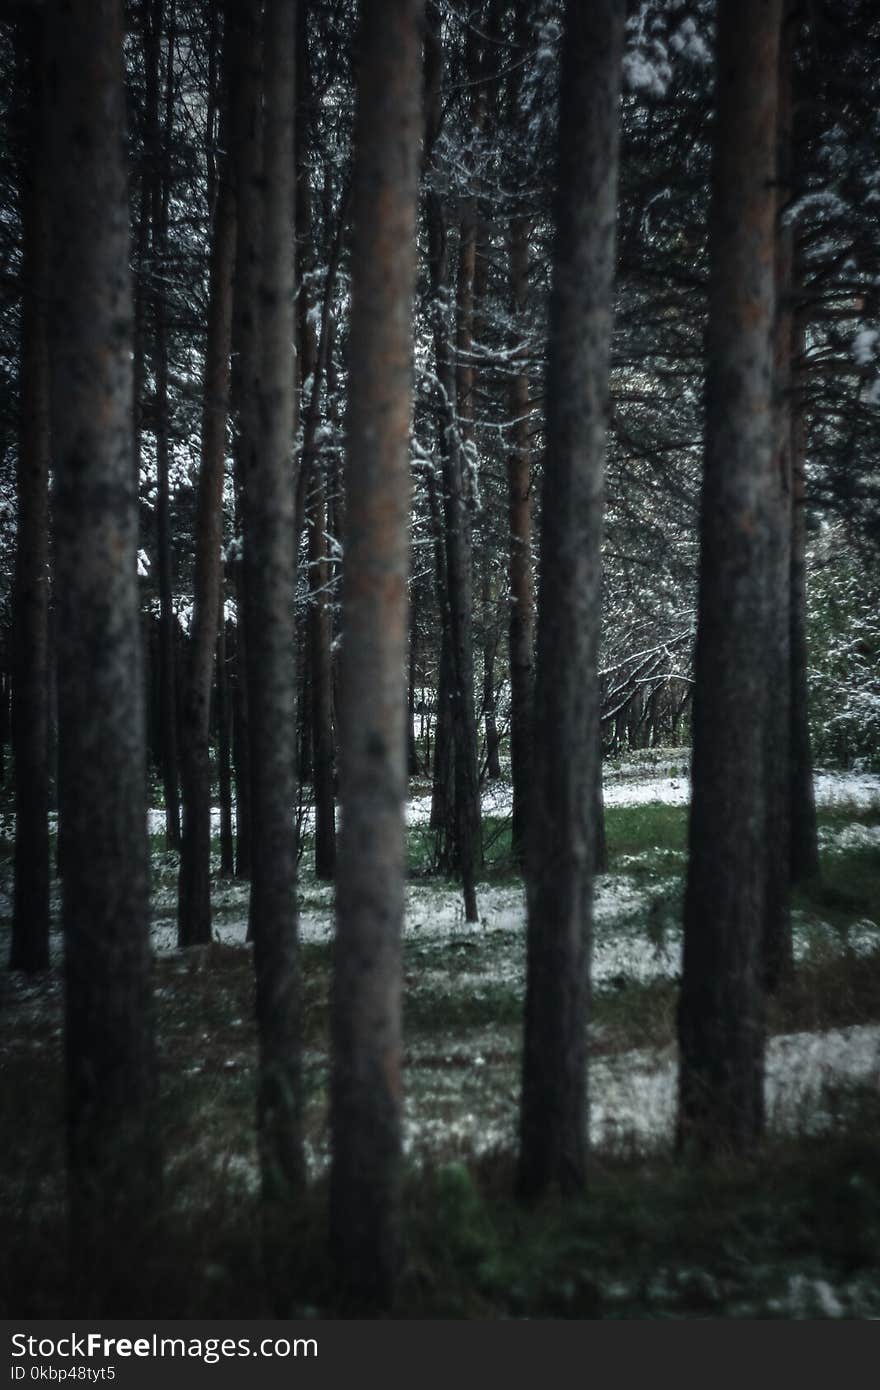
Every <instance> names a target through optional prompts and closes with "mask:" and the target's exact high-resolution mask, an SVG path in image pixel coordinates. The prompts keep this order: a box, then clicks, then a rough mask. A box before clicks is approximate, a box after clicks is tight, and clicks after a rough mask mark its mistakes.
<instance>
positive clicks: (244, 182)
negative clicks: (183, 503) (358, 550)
mask: <svg viewBox="0 0 880 1390" xmlns="http://www.w3.org/2000/svg"><path fill="white" fill-rule="evenodd" d="M230 5H231V8H230V11H229V18H230V33H231V34H232V35H234V37H233V39H232V42H233V43H234V45H235V61H236V63H237V64H238V65H239V73H238V76H237V78H236V106H235V110H236V117H235V130H234V132H233V136H232V148H233V153H232V161H233V180H234V183H235V199H236V221H237V241H236V256H235V280H234V293H233V311H232V376H231V383H230V391H231V401H232V415H233V421H234V446H233V449H234V464H235V488H236V495H237V499H236V504H237V516H236V522H237V526H238V528H239V538H241V530H242V529H243V527H244V525H245V524H246V512H247V504H246V502H245V496H244V493H245V486H246V480H247V472H248V464H249V462H251V461H253V454H254V451H255V449H256V441H257V440H258V438H259V420H258V417H257V399H258V390H259V375H260V363H259V347H258V336H257V309H258V304H259V262H260V256H261V249H262V248H261V233H260V217H261V187H262V149H261V145H260V130H261V112H260V80H261V79H260V33H259V23H258V16H257V15H256V13H252V7H251V6H248V5H247V4H246V3H245V0H230ZM235 587H236V597H237V606H238V624H237V631H236V643H235V668H236V681H235V728H234V744H233V747H234V761H235V810H236V817H235V834H236V844H235V874H236V877H237V878H251V877H252V870H253V860H254V849H255V846H254V834H253V820H254V813H253V769H252V730H253V723H254V719H253V714H252V710H251V691H250V678H249V675H248V672H250V671H251V670H252V669H253V660H252V658H251V656H250V653H249V645H250V633H249V631H248V624H247V621H246V612H247V604H248V597H247V580H246V576H245V566H244V563H243V562H242V561H241V560H240V559H239V560H238V562H237V563H236V566H235ZM251 904H252V905H253V898H252V899H251ZM248 939H249V940H251V939H252V921H251V923H249V926H248Z"/></svg>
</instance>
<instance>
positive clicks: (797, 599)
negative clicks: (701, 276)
mask: <svg viewBox="0 0 880 1390" xmlns="http://www.w3.org/2000/svg"><path fill="white" fill-rule="evenodd" d="M803 355H804V329H803V324H802V323H797V324H796V328H795V345H794V350H793V364H792V383H791V388H792V413H791V477H792V485H791V572H790V575H789V582H790V585H791V598H790V607H789V621H790V623H791V630H790V633H789V643H790V646H789V653H790V658H791V726H790V738H791V761H790V771H791V784H790V788H789V814H790V817H791V878H792V882H793V883H803V882H804V881H805V880H807V879H810V878H817V877H818V875H819V871H820V870H819V835H818V829H817V825H816V793H815V790H814V787H813V750H812V747H811V741H810V712H809V697H808V686H807V555H806V550H807V546H806V497H805V494H806V487H805V477H804V464H805V459H806V421H805V419H804V407H803V401H802V398H801V382H800V379H799V374H800V369H801V364H802V362H803Z"/></svg>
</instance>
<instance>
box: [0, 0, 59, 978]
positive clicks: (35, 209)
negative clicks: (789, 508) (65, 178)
mask: <svg viewBox="0 0 880 1390" xmlns="http://www.w3.org/2000/svg"><path fill="white" fill-rule="evenodd" d="M15 44H16V78H17V87H18V90H19V92H20V94H21V99H22V101H23V103H25V105H26V109H27V114H26V116H25V120H26V122H27V142H26V146H25V149H26V151H27V153H26V155H25V157H24V159H23V160H22V165H21V170H20V181H21V221H22V235H23V241H24V251H23V259H22V268H21V273H22V306H21V373H20V385H19V390H20V420H19V447H18V462H17V468H16V493H17V502H18V520H17V529H16V542H15V578H14V605H13V680H12V745H13V754H14V758H15V892H14V905H13V916H12V941H11V947H10V954H9V966H10V969H12V970H24V971H28V972H31V971H37V970H47V969H48V967H49V820H48V812H49V455H50V443H49V352H48V342H47V337H46V331H47V319H46V315H47V309H48V297H49V265H50V262H49V196H48V189H47V186H46V180H45V170H46V165H45V154H46V151H45V148H44V137H43V109H44V93H43V81H42V77H41V74H42V73H43V71H44V52H43V22H42V18H41V17H40V16H38V15H36V14H34V15H29V16H26V17H24V18H22V19H21V20H20V21H19V24H18V25H17V27H16V33H15ZM2 699H3V701H4V704H5V701H6V687H5V686H4V690H3V695H2Z"/></svg>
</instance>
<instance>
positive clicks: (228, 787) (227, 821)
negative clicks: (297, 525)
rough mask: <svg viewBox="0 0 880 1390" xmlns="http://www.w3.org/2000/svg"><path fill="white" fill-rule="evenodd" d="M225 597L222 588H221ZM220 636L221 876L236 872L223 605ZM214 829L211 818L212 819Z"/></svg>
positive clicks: (229, 710) (218, 697)
mask: <svg viewBox="0 0 880 1390" xmlns="http://www.w3.org/2000/svg"><path fill="white" fill-rule="evenodd" d="M221 600H222V591H221ZM220 615H221V616H220V635H219V636H218V638H217V663H216V669H217V766H218V781H219V785H220V877H221V878H232V876H233V874H234V873H235V835H234V831H233V820H232V717H231V716H232V710H231V706H230V702H229V677H228V675H227V671H226V622H225V619H224V617H223V605H222V602H221V608H220ZM209 830H210V822H209Z"/></svg>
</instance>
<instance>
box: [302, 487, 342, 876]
mask: <svg viewBox="0 0 880 1390" xmlns="http://www.w3.org/2000/svg"><path fill="white" fill-rule="evenodd" d="M309 562H310V563H309V575H310V587H311V590H312V607H311V609H310V610H309V627H310V634H309V635H310V639H311V640H310V654H311V659H312V660H311V670H312V711H311V712H312V759H313V779H314V783H313V784H314V789H315V875H316V877H317V878H319V879H324V880H326V881H332V879H333V877H334V875H335V873H336V799H335V789H334V784H335V772H334V764H335V760H336V759H335V751H336V750H335V747H334V742H333V663H332V657H331V652H330V644H331V640H332V615H331V611H330V603H329V596H328V592H327V591H328V586H329V583H330V566H329V564H328V562H327V502H326V491H325V487H324V479H323V477H321V476H320V473H317V474H316V477H315V485H314V493H313V501H312V529H311V532H310V533H309Z"/></svg>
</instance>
